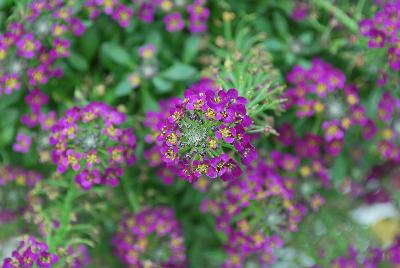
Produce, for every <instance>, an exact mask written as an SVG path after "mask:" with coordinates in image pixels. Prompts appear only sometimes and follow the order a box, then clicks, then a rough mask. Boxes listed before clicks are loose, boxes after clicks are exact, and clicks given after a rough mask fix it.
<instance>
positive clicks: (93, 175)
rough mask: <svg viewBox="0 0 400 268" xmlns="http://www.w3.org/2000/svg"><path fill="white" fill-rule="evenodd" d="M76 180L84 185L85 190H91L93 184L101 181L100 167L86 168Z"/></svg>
mask: <svg viewBox="0 0 400 268" xmlns="http://www.w3.org/2000/svg"><path fill="white" fill-rule="evenodd" d="M75 181H76V183H78V184H79V185H80V186H81V187H82V189H83V190H85V191H87V190H90V188H92V186H93V185H97V184H100V183H101V175H100V171H99V170H98V169H93V170H87V169H85V170H83V171H82V172H81V173H79V174H78V175H76V177H75Z"/></svg>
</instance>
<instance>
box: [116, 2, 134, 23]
mask: <svg viewBox="0 0 400 268" xmlns="http://www.w3.org/2000/svg"><path fill="white" fill-rule="evenodd" d="M132 16H133V9H132V8H130V7H127V6H125V5H118V6H117V8H115V9H114V11H113V14H112V17H113V19H115V20H116V21H118V23H119V25H120V26H121V27H128V25H129V22H130V20H131V18H132Z"/></svg>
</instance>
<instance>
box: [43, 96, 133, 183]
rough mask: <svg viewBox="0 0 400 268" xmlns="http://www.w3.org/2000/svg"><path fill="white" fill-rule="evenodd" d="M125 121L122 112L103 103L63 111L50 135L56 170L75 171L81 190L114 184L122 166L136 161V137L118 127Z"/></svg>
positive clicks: (127, 130)
mask: <svg viewBox="0 0 400 268" xmlns="http://www.w3.org/2000/svg"><path fill="white" fill-rule="evenodd" d="M125 120H126V116H125V114H123V113H120V112H118V111H117V110H115V109H114V108H112V107H110V106H108V105H107V104H105V103H99V102H92V103H90V104H88V105H86V106H84V107H73V108H71V109H69V110H67V111H66V112H65V116H64V117H62V118H60V120H59V121H58V123H57V124H56V125H55V126H54V127H53V128H52V133H51V135H50V144H51V145H53V152H52V160H53V161H54V163H55V164H56V165H57V170H58V172H60V173H64V172H66V171H67V170H73V171H75V172H76V174H77V175H76V182H77V183H78V184H79V185H81V187H82V188H83V189H85V190H88V189H90V188H91V187H92V186H93V185H97V184H108V185H111V186H116V185H117V184H118V179H119V177H120V176H121V175H122V167H123V166H125V165H128V166H130V165H133V164H134V163H135V161H136V157H135V147H136V137H135V135H134V134H133V132H132V130H131V129H127V128H122V127H121V125H122V124H123V123H124V122H125Z"/></svg>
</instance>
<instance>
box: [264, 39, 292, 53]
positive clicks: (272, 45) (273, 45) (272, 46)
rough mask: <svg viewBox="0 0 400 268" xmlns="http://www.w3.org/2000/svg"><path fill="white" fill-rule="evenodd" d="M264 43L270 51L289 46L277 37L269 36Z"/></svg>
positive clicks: (280, 49)
mask: <svg viewBox="0 0 400 268" xmlns="http://www.w3.org/2000/svg"><path fill="white" fill-rule="evenodd" d="M264 45H265V47H266V49H267V50H269V51H282V50H285V48H287V46H286V44H284V43H283V42H281V41H279V40H278V39H276V38H268V39H267V41H265V42H264Z"/></svg>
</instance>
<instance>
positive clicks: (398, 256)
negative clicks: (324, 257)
mask: <svg viewBox="0 0 400 268" xmlns="http://www.w3.org/2000/svg"><path fill="white" fill-rule="evenodd" d="M399 266H400V238H398V239H397V240H396V241H395V243H393V244H392V245H391V246H390V247H388V248H385V249H381V248H371V249H369V250H368V252H366V253H360V252H358V251H357V249H356V248H354V247H352V246H350V247H349V249H348V250H347V254H346V255H344V256H340V257H338V258H336V259H334V260H333V261H332V267H337V268H347V267H368V268H378V267H399ZM315 268H319V266H316V267H315Z"/></svg>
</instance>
